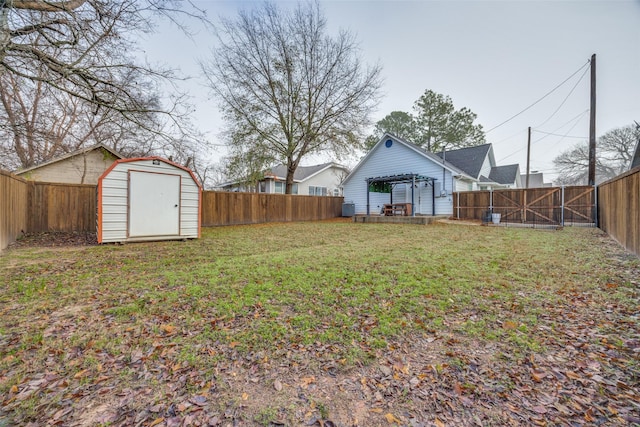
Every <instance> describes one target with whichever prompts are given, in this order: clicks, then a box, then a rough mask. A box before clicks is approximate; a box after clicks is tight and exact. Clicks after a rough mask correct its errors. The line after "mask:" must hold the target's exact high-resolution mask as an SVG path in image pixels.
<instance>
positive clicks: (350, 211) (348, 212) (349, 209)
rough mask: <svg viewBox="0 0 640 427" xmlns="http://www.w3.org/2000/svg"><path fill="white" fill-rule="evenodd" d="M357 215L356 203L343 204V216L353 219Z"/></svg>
mask: <svg viewBox="0 0 640 427" xmlns="http://www.w3.org/2000/svg"><path fill="white" fill-rule="evenodd" d="M355 214H356V204H355V203H343V204H342V216H347V217H351V216H354V215H355Z"/></svg>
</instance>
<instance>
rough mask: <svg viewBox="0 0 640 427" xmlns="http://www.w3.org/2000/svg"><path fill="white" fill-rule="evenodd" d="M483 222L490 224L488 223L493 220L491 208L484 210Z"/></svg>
mask: <svg viewBox="0 0 640 427" xmlns="http://www.w3.org/2000/svg"><path fill="white" fill-rule="evenodd" d="M482 222H483V223H484V224H488V223H490V222H491V210H488V211H484V212H483V213H482Z"/></svg>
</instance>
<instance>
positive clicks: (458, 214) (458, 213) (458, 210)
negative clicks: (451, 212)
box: [456, 191, 460, 219]
mask: <svg viewBox="0 0 640 427" xmlns="http://www.w3.org/2000/svg"><path fill="white" fill-rule="evenodd" d="M456 196H457V199H458V208H457V209H456V211H457V216H458V219H460V192H459V191H458V192H457V193H456Z"/></svg>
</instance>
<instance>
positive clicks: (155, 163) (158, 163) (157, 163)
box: [152, 159, 160, 166]
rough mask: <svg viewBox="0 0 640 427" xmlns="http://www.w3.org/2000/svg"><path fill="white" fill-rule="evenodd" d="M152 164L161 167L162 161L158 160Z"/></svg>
mask: <svg viewBox="0 0 640 427" xmlns="http://www.w3.org/2000/svg"><path fill="white" fill-rule="evenodd" d="M152 163H153V164H154V165H156V166H159V165H160V160H158V159H153V162H152Z"/></svg>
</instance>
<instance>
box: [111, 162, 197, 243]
mask: <svg viewBox="0 0 640 427" xmlns="http://www.w3.org/2000/svg"><path fill="white" fill-rule="evenodd" d="M129 170H135V171H140V172H150V173H167V174H172V175H180V176H181V177H182V179H181V188H180V236H179V237H184V238H197V237H198V230H199V212H200V206H199V200H200V188H199V187H198V184H197V183H196V182H194V180H193V178H192V177H191V174H189V172H187V171H186V170H184V169H180V168H177V167H175V166H173V165H171V164H169V163H165V162H163V161H160V164H159V165H154V164H153V161H152V160H151V159H149V160H146V159H145V160H139V161H135V162H123V163H118V164H116V166H115V167H114V168H113V169H111V171H109V173H108V174H107V175H106V176H104V177H103V178H102V188H101V192H102V220H101V223H102V232H101V234H102V242H105V243H106V242H122V241H126V240H128V238H127V220H128V210H127V206H128V205H127V202H128V173H129ZM151 219H152V218H150V220H151Z"/></svg>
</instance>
